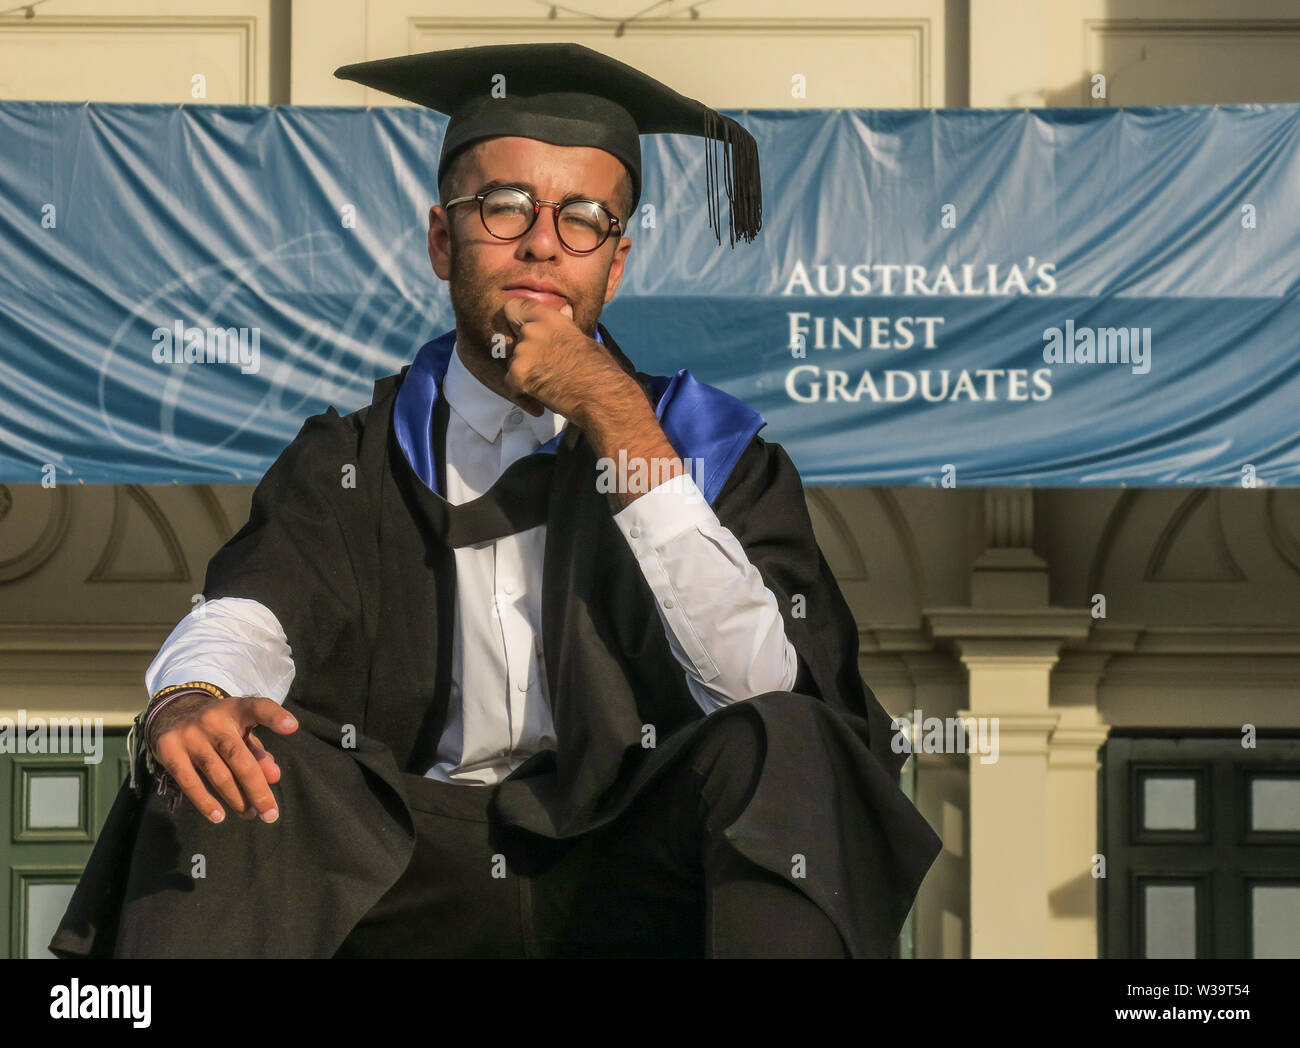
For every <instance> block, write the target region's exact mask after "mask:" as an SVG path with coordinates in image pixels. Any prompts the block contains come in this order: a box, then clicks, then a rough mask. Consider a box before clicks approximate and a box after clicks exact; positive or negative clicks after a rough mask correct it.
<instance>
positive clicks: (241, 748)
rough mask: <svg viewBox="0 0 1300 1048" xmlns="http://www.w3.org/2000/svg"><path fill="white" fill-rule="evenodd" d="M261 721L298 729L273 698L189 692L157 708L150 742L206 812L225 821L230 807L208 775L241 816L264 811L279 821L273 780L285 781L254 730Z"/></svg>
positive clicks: (283, 731) (277, 728) (287, 730)
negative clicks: (211, 790) (220, 696)
mask: <svg viewBox="0 0 1300 1048" xmlns="http://www.w3.org/2000/svg"><path fill="white" fill-rule="evenodd" d="M262 725H265V726H266V727H268V728H270V729H271V730H272V731H274V732H277V733H278V734H280V735H289V734H291V733H293V732H295V731H297V730H298V722H297V721H296V720H295V719H294V718H293V716H292V715H291V714H289V713H286V712H285V710H284V708H283V707H281V706H280V705H279V703H277V702H275V701H274V700H272V699H267V698H259V697H239V696H231V697H230V698H227V699H219V698H217V697H216V696H213V695H198V694H196V695H185V696H182V697H181V698H179V699H174V700H173V701H172V702H170V703H168V704H167V706H166V707H164V708H163V709H162V710H161V711H160V712H159V713H158V716H157V718H156V719H155V721H154V723H153V724H152V725H151V726H150V732H149V740H148V742H149V745H150V746H151V748H152V750H153V754H154V758H155V759H156V760H157V761H158V763H159V764H161V765H162V766H163V767H164V768H166V769H167V771H168V772H169V773H170V775H171V777H172V778H173V779H175V780H176V784H177V785H178V786H179V787H180V788H181V790H182V791H183V792H184V794H185V796H187V797H188V798H189V799H190V801H191V802H192V803H193V804H194V806H195V807H196V808H198V810H199V811H200V812H202V813H203V815H204V816H205V817H206V818H208V819H211V820H212V821H213V822H221V821H222V820H223V819H224V818H225V817H226V813H225V811H224V810H223V809H222V807H221V805H220V804H218V803H217V801H216V799H215V798H214V797H213V796H212V794H211V793H209V792H208V790H207V789H206V788H205V786H204V781H203V780H204V779H206V780H207V782H208V785H210V786H211V787H212V788H213V789H214V790H216V791H217V793H219V794H220V795H221V798H222V800H224V801H225V802H226V803H227V804H228V805H229V806H230V807H231V808H232V809H233V810H234V811H237V812H239V814H240V816H241V817H242V818H245V819H254V818H257V817H258V816H259V815H260V816H261V818H262V820H263V821H264V822H275V820H276V819H277V818H279V815H280V813H279V811H278V809H277V808H276V804H275V797H274V795H273V794H272V793H271V787H270V785H269V784H270V783H273V782H279V781H280V767H279V765H277V764H276V763H275V758H274V757H272V756H271V754H270V753H268V752H267V751H266V750H265V749H264V748H263V747H262V744H261V742H259V741H258V739H257V737H256V736H255V735H254V734H253V729H254V728H256V727H259V726H262ZM200 773H202V777H200Z"/></svg>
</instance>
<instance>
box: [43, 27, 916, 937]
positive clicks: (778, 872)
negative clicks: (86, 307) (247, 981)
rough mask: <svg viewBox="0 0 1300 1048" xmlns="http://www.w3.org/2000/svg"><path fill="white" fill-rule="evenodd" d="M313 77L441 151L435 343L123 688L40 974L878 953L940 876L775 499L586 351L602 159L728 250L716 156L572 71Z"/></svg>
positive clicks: (250, 530) (752, 173)
mask: <svg viewBox="0 0 1300 1048" xmlns="http://www.w3.org/2000/svg"><path fill="white" fill-rule="evenodd" d="M337 75H339V76H342V77H345V78H349V79H353V80H357V81H359V82H361V83H364V84H367V85H369V86H372V87H375V88H378V89H380V90H384V91H387V92H389V93H392V94H395V95H399V96H401V97H403V98H407V99H409V100H412V101H415V102H419V103H421V104H424V105H428V106H431V107H433V108H436V109H439V110H441V111H444V112H447V113H449V114H450V115H451V120H450V123H449V125H448V128H447V133H446V136H445V138H444V142H443V147H442V155H441V159H440V161H439V166H438V179H439V190H440V195H441V197H442V200H443V201H444V203H443V205H442V206H434V207H433V208H432V209H431V210H430V214H429V257H430V260H431V262H432V264H433V269H434V272H435V273H436V274H437V275H438V277H439V278H440V279H443V280H446V281H448V283H449V285H450V290H451V300H452V305H453V307H454V311H455V315H456V328H455V330H453V331H449V332H447V333H446V334H445V335H443V336H441V337H440V338H437V339H434V340H433V341H432V342H430V343H428V344H426V345H425V346H424V347H423V348H422V349H421V350H420V351H419V353H418V354H417V355H416V357H415V360H414V361H413V363H412V364H411V365H410V366H409V367H408V368H406V369H404V370H403V372H402V374H401V375H398V376H392V377H390V378H386V379H383V380H381V381H379V382H378V383H376V386H375V394H374V399H373V401H372V402H371V404H370V405H369V406H368V407H366V408H364V409H362V410H361V411H358V412H356V413H354V414H352V415H348V416H346V417H339V416H338V415H337V414H336V413H335V412H333V411H332V410H331V411H329V412H327V413H325V414H324V415H318V416H315V417H314V418H311V419H309V420H308V421H307V423H306V424H305V425H304V427H303V429H302V431H301V433H300V434H299V435H298V437H297V438H296V439H295V440H294V441H293V443H292V444H290V445H289V447H288V448H287V449H286V450H285V451H284V453H283V454H282V455H281V456H280V458H279V459H278V460H277V462H276V463H275V464H274V465H273V466H272V467H271V469H270V470H269V471H268V472H267V474H266V476H265V477H264V478H263V480H262V482H261V484H260V485H259V486H258V489H257V491H256V493H255V495H254V498H253V507H252V513H251V516H250V519H249V522H248V524H247V525H246V526H245V527H244V528H243V530H241V531H240V532H239V534H237V535H236V536H235V537H234V538H232V539H231V540H230V542H229V543H227V544H226V546H225V547H224V548H223V549H222V550H221V551H219V552H218V553H217V555H216V556H215V557H214V558H213V560H212V562H211V563H210V565H209V568H208V576H207V582H206V586H205V591H204V595H205V597H206V598H207V599H206V602H205V603H204V604H203V605H201V606H200V607H199V608H198V609H197V610H196V611H195V612H194V613H193V614H192V615H190V616H188V617H187V618H186V619H185V620H184V621H183V622H182V623H181V624H180V625H179V626H178V627H177V628H176V630H175V631H174V632H173V634H172V636H171V637H170V638H169V639H168V641H167V643H166V645H165V646H164V648H163V649H162V650H161V651H160V652H159V654H158V657H157V658H156V659H155V661H154V663H153V665H152V666H151V667H150V669H149V673H148V675H147V684H148V687H149V690H150V693H151V695H152V697H153V701H152V703H151V706H150V708H149V710H148V711H146V713H145V714H142V717H141V719H140V720H138V721H137V726H138V728H139V729H140V730H139V734H138V737H137V739H136V742H137V743H140V744H141V751H142V752H141V753H140V754H139V758H140V759H139V760H137V761H136V762H135V763H134V764H133V769H134V770H135V771H136V772H137V773H138V774H133V782H132V784H131V785H134V786H135V789H134V790H131V789H128V788H126V787H124V789H123V791H122V794H121V795H120V796H119V799H118V803H117V805H116V806H115V808H114V810H113V813H112V814H111V815H110V819H109V823H108V825H107V826H106V827H105V831H104V834H103V835H102V836H101V839H100V842H99V843H98V844H97V846H96V850H95V854H94V855H93V856H92V860H91V864H90V865H89V866H88V868H87V871H86V874H85V876H84V877H83V879H82V882H81V884H80V885H79V887H78V891H77V894H76V895H75V896H74V898H73V901H72V903H71V905H70V907H69V910H68V913H67V915H66V916H65V918H64V921H63V924H62V925H61V926H60V929H59V931H58V932H57V933H56V935H55V937H54V940H53V941H52V943H51V948H52V949H55V950H56V951H57V952H60V953H67V954H81V953H91V954H104V953H113V954H115V955H118V956H193V955H199V954H204V955H221V956H230V955H236V956H268V955H269V956H323V957H330V956H350V957H355V956H402V957H414V956H440V957H476V956H547V957H551V956H630V955H645V956H710V957H753V956H804V957H848V956H855V957H857V956H886V955H888V954H889V952H890V950H891V948H892V946H893V943H894V940H895V938H896V937H897V935H898V932H899V929H900V927H901V925H902V922H903V919H904V917H905V916H906V913H907V910H908V909H909V907H910V905H911V903H912V901H913V899H914V897H915V894H916V891H917V889H918V887H919V885H920V882H921V879H922V878H923V877H924V875H925V872H926V870H927V869H928V868H929V866H930V864H931V863H932V862H933V860H934V857H935V855H936V854H937V852H938V850H939V841H938V838H937V837H936V836H935V834H934V833H933V831H931V830H930V828H929V827H928V826H927V825H926V823H925V821H924V820H923V819H922V818H921V816H920V815H919V813H918V812H917V811H916V810H915V808H914V807H912V805H911V804H910V803H909V802H908V801H907V799H906V798H905V797H904V796H903V794H902V792H901V791H900V790H899V788H898V786H897V784H896V776H897V771H898V767H899V763H900V760H901V755H900V754H896V753H894V752H893V749H892V747H891V745H890V742H891V737H890V719H889V717H888V716H887V714H886V713H885V712H884V710H883V709H882V708H881V707H880V705H879V703H878V702H877V701H876V699H875V697H874V696H873V695H872V694H871V692H870V690H869V689H868V688H866V687H865V685H864V684H863V682H862V679H861V677H860V676H859V674H858V671H857V630H856V626H855V624H854V622H853V618H852V616H851V614H850V612H849V609H848V607H847V605H846V604H845V602H844V599H843V597H842V595H841V594H840V592H839V590H838V588H837V586H836V584H835V581H834V578H833V577H832V575H831V573H830V570H829V568H828V567H827V565H826V562H825V560H824V558H823V557H822V555H821V552H820V550H819V549H818V547H817V544H816V541H815V538H814V536H813V532H812V527H811V523H810V521H809V518H808V514H807V509H806V505H805V502H804V494H803V489H802V485H801V483H800V481H799V477H798V474H797V473H796V471H795V469H794V467H793V465H792V464H791V462H790V460H789V458H788V456H787V455H786V454H785V452H784V451H783V450H782V449H781V447H780V446H779V445H776V444H769V443H767V442H765V441H763V440H762V439H761V438H759V437H758V436H757V433H758V430H759V429H760V428H761V427H762V425H763V420H762V418H761V417H760V416H759V415H758V414H757V413H756V412H754V411H753V410H752V409H750V408H749V407H748V406H747V405H745V404H743V403H742V402H740V401H738V400H736V399H735V398H733V397H731V396H729V395H728V394H725V393H723V392H722V391H720V390H717V389H714V388H712V387H709V386H706V385H703V384H701V383H698V382H696V381H695V380H694V379H693V378H692V377H691V376H690V375H689V373H688V372H679V373H678V374H677V375H676V376H673V377H671V378H666V377H657V376H650V375H647V374H644V373H641V372H639V371H637V370H636V368H635V367H634V366H633V364H632V363H631V362H630V361H629V360H628V358H627V357H626V356H625V355H624V354H623V353H622V351H621V350H620V349H619V347H618V345H617V344H616V343H615V342H614V339H613V337H612V336H611V335H610V333H609V331H608V330H607V329H606V328H605V327H604V326H603V325H601V324H599V323H598V320H599V316H600V313H601V309H602V307H603V306H604V304H605V303H607V302H609V301H610V300H611V299H612V298H613V297H614V294H615V292H616V291H617V289H618V286H619V283H620V281H621V280H622V276H623V272H624V265H625V262H626V258H627V254H628V252H629V250H630V249H631V246H632V242H631V240H630V239H628V238H627V237H626V236H623V233H624V232H625V231H627V230H628V229H629V228H630V226H631V224H632V217H633V215H634V214H635V213H636V207H637V204H638V202H639V200H640V195H641V164H640V144H639V138H638V135H639V134H642V133H656V132H678V133H686V134H698V135H703V136H705V137H706V138H708V139H710V141H711V144H712V142H713V141H720V142H722V143H723V144H724V145H725V146H726V148H727V153H728V155H727V157H726V158H725V160H726V161H729V164H730V166H729V169H728V171H727V173H726V174H727V178H726V185H727V189H728V196H729V205H730V207H729V219H730V225H731V230H730V233H731V236H732V241H733V245H734V237H735V235H736V233H737V232H739V235H740V236H741V237H742V238H744V239H747V240H752V239H753V237H754V236H755V235H756V234H757V232H758V228H759V224H760V216H761V197H760V186H759V176H758V159H757V148H756V145H755V143H754V141H753V139H752V137H751V136H749V134H748V133H747V132H746V131H745V130H744V129H743V128H741V127H740V125H738V124H736V123H735V122H734V121H730V120H728V119H726V118H723V117H720V116H719V115H718V114H716V113H714V112H713V111H712V110H709V109H707V108H706V107H704V106H703V105H701V104H700V103H698V102H695V101H693V100H690V99H686V98H683V97H682V96H681V95H678V94H677V93H676V92H673V91H671V90H670V89H668V88H666V87H665V86H664V85H662V84H660V83H658V82H657V81H655V80H653V79H652V78H650V77H647V76H645V75H644V74H642V73H639V72H638V71H636V70H634V69H631V68H630V67H628V66H625V65H623V64H622V63H619V62H616V61H614V60H612V59H610V58H607V57H605V56H603V55H600V54H598V53H596V52H593V51H590V50H588V49H587V48H584V47H580V46H578V45H573V44H557V45H536V46H534V45H511V46H498V47H482V48H466V49H460V50H455V51H445V52H436V53H432V54H427V55H414V56H408V57H403V58H396V59H390V60H385V61H379V62H367V63H362V64H360V65H354V66H348V67H345V68H344V69H341V70H339V71H338V74H337ZM710 174H712V168H711V167H710ZM711 181H712V180H711ZM710 188H711V189H713V190H714V191H715V193H716V184H711V186H710ZM714 210H716V207H715V208H714ZM715 230H716V231H717V235H718V240H719V243H721V235H720V226H719V225H715ZM684 348H685V349H689V347H684ZM287 714H292V716H287ZM294 718H296V720H295V719H294ZM258 726H264V727H267V728H269V729H270V731H269V732H266V733H263V735H264V737H263V738H262V739H259V738H258V737H257V736H256V735H255V734H254V733H253V729H254V728H256V727H258ZM146 746H147V747H148V748H147V749H146V748H145V747H146ZM140 763H143V764H144V765H145V768H140V767H139V766H138V765H139V764H140ZM146 769H147V770H146ZM149 775H152V777H153V778H154V779H155V781H156V783H157V785H158V791H159V792H158V793H155V794H154V795H153V796H149V797H147V798H143V799H141V797H140V792H141V787H140V783H141V782H143V780H144V779H145V778H146V777H148V776H149ZM137 779H138V781H137ZM272 786H275V787H277V788H276V789H274V790H273V789H272V788H271V787H272ZM169 790H170V791H171V792H172V794H173V796H172V802H171V803H170V804H166V803H164V794H165V793H166V792H167V791H169ZM182 793H183V795H184V796H185V797H186V798H188V800H189V802H190V803H188V804H183V805H180V806H179V807H178V805H177V802H178V801H179V800H180V797H181V794H182ZM223 803H224V804H225V805H226V806H228V807H229V808H230V809H231V810H233V811H235V812H237V813H239V814H240V815H242V816H244V818H243V819H242V820H231V821H230V822H229V823H228V824H223V822H224V814H225V813H224V809H223V807H222V805H223ZM195 855H201V856H202V857H203V860H204V863H203V865H204V870H203V875H202V876H196V875H194V871H193V869H192V863H193V860H192V858H191V857H192V856H195Z"/></svg>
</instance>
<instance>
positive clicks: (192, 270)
mask: <svg viewBox="0 0 1300 1048" xmlns="http://www.w3.org/2000/svg"><path fill="white" fill-rule="evenodd" d="M730 115H732V116H734V117H735V118H736V119H738V120H740V121H741V122H742V123H743V124H744V125H745V126H746V127H748V128H749V129H750V131H752V132H753V134H754V136H755V137H756V139H757V141H758V146H759V155H760V157H761V161H762V171H763V199H764V217H763V229H762V232H761V233H760V234H759V236H758V239H757V240H756V241H755V242H754V243H752V244H745V243H743V242H738V243H737V245H736V247H735V249H734V250H732V249H730V248H728V246H727V234H726V228H725V225H726V221H725V207H726V198H725V193H724V195H723V198H722V203H723V209H724V219H723V224H724V228H723V231H722V239H723V243H722V246H721V247H719V246H718V244H717V241H716V239H715V235H714V232H713V231H712V230H711V229H710V228H709V226H708V223H707V219H706V207H705V203H704V185H705V172H704V169H703V168H704V161H705V143H704V140H702V139H699V138H693V137H687V136H662V135H661V136H648V137H645V138H643V139H642V147H643V151H644V190H643V194H642V200H641V205H640V208H639V210H638V214H637V215H636V216H634V217H633V221H632V222H631V227H632V228H631V229H630V231H629V235H630V237H631V239H632V241H633V247H632V251H631V253H630V255H629V256H628V263H627V270H626V274H625V277H624V280H623V283H622V285H621V287H620V288H619V291H618V293H617V295H616V297H615V298H614V300H613V301H612V302H611V303H610V304H609V305H608V306H606V307H605V311H604V313H603V315H602V320H603V322H604V323H605V324H606V325H607V327H608V328H609V329H610V331H611V333H612V334H613V335H614V337H615V338H616V339H617V340H618V341H619V343H620V345H621V346H622V347H623V348H624V350H625V351H626V352H627V353H628V355H629V356H630V357H631V358H632V360H633V361H634V362H635V363H636V364H637V366H638V367H639V368H641V369H642V370H644V371H649V372H651V373H654V374H662V375H672V374H674V373H676V372H677V371H678V370H680V369H683V368H684V369H688V370H689V371H690V372H691V373H692V374H693V375H694V376H695V377H696V378H697V379H699V380H700V381H702V382H707V383H711V384H713V385H716V386H719V387H721V388H723V389H725V390H727V391H728V392H730V393H732V394H734V395H735V396H737V397H740V398H741V399H742V400H744V401H746V402H747V403H749V404H750V405H752V406H753V407H754V408H756V409H757V410H758V411H760V412H761V413H762V415H763V417H764V418H765V419H766V420H767V422H768V425H767V427H766V428H765V429H764V430H763V431H762V434H761V435H762V436H763V437H765V438H766V439H768V440H773V441H779V442H780V443H781V444H783V445H784V446H785V447H786V448H787V450H788V451H789V452H790V455H791V457H792V458H793V459H794V461H795V463H796V465H797V466H798V467H799V469H800V472H801V474H802V475H803V478H804V481H805V483H809V484H890V485H908V484H925V485H929V484H962V485H1021V484H1033V485H1044V486H1047V485H1120V484H1127V485H1129V486H1135V485H1178V484H1209V485H1220V484H1223V485H1239V484H1243V483H1245V484H1247V485H1253V484H1255V483H1260V484H1269V485H1277V484H1292V485H1293V484H1297V483H1300V426H1297V423H1296V419H1297V414H1298V412H1300V352H1298V351H1297V350H1300V337H1298V336H1297V332H1298V331H1300V300H1298V299H1297V288H1298V287H1300V264H1297V262H1296V257H1297V247H1296V245H1297V244H1300V107H1298V106H1294V105H1252V106H1218V107H1151V108H1136V109H1123V110H1112V109H1047V110H1027V111H1022V110H946V111H945V110H940V111H937V112H936V111H928V110H836V111H825V110H751V111H746V112H743V113H739V112H734V111H733V112H732V113H731V114H730ZM445 126H446V119H445V118H444V117H442V116H440V115H439V114H437V113H433V112H431V111H429V110H425V109H419V108H402V107H383V108H375V109H368V110H367V109H359V108H331V107H324V108H317V107H311V108H306V107H305V108H293V107H264V106H197V107H191V106H184V107H174V106H160V105H82V104H65V103H32V102H3V103H0V252H2V257H3V259H4V265H3V266H0V481H9V482H29V483H30V482H39V481H42V480H45V481H46V482H47V483H48V482H49V481H50V480H51V479H57V480H58V482H60V483H62V482H67V481H69V480H72V481H74V482H75V481H77V480H82V481H85V482H87V483H96V482H116V483H127V482H134V483H162V482H171V481H179V482H181V483H192V482H224V481H253V480H256V479H257V478H258V477H260V476H261V474H262V473H263V472H264V471H265V469H266V468H267V466H268V465H269V464H270V463H271V462H272V461H273V460H274V458H275V456H276V455H277V454H278V452H279V451H280V450H281V448H283V447H284V445H285V444H286V443H287V442H288V441H289V440H290V439H291V438H292V437H293V435H294V434H295V433H296V432H297V430H298V428H299V426H300V425H301V423H302V421H303V419H304V418H305V417H306V416H308V415H311V414H315V413H317V412H320V411H322V410H324V409H325V407H327V406H329V405H333V406H335V407H336V408H338V410H339V411H342V412H346V411H349V410H353V409H355V408H358V407H360V406H362V405H364V404H366V403H367V402H368V401H369V398H370V391H371V386H372V383H373V382H374V380H375V379H376V378H378V377H381V376H383V375H387V374H392V373H393V372H395V371H397V370H399V369H400V368H401V367H402V365H403V364H406V363H408V362H409V361H410V360H411V359H412V358H413V357H414V355H415V352H416V350H417V349H418V348H419V347H420V346H421V345H422V344H423V343H424V342H427V341H428V340H429V339H431V338H434V337H436V336H438V335H440V334H442V333H443V332H446V331H448V330H450V329H451V328H453V327H454V326H455V321H454V317H453V314H452V310H451V301H450V296H449V295H448V292H447V285H446V284H444V283H443V282H442V281H440V280H439V279H438V278H437V277H436V276H435V275H434V274H433V272H432V269H431V267H430V264H429V259H428V254H427V251H426V246H425V240H426V233H427V226H428V217H427V216H428V210H429V206H430V205H431V204H432V203H435V202H436V201H437V187H436V185H435V178H434V172H435V170H436V166H437V158H438V151H439V146H440V143H441V139H442V133H443V130H444V128H445Z"/></svg>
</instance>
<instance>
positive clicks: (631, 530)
mask: <svg viewBox="0 0 1300 1048" xmlns="http://www.w3.org/2000/svg"><path fill="white" fill-rule="evenodd" d="M627 533H628V534H629V535H631V536H632V537H633V538H634V539H639V538H640V537H641V529H640V528H638V527H637V526H636V525H635V524H633V525H632V526H631V527H630V528H628V529H627Z"/></svg>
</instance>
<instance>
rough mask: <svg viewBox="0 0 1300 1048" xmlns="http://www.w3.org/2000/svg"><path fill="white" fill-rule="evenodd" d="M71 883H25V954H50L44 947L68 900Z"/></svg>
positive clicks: (70, 894)
mask: <svg viewBox="0 0 1300 1048" xmlns="http://www.w3.org/2000/svg"><path fill="white" fill-rule="evenodd" d="M76 888H77V886H76V885H75V884H29V885H28V886H27V892H26V895H27V912H26V914H24V920H26V922H27V956H28V957H53V956H54V954H52V953H50V951H49V950H48V949H47V948H46V947H47V946H48V945H49V942H50V938H51V937H52V936H53V935H54V929H55V928H57V927H58V926H59V921H60V920H62V918H63V914H64V912H65V911H66V910H67V908H68V903H69V902H71V901H72V893H73V892H74V891H75V890H76Z"/></svg>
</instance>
